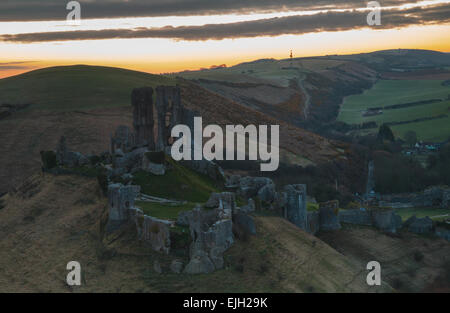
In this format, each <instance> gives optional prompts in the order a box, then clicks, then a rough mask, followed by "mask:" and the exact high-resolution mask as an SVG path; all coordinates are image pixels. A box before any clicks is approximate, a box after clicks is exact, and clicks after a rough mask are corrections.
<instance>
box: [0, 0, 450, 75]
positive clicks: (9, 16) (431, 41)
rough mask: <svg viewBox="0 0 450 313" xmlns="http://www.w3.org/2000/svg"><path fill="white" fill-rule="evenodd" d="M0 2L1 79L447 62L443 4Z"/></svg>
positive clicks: (410, 0)
mask: <svg viewBox="0 0 450 313" xmlns="http://www.w3.org/2000/svg"><path fill="white" fill-rule="evenodd" d="M68 2H69V1H65V0H1V2H0V78H1V77H6V76H10V75H15V74H18V73H21V72H25V71H29V70H31V69H35V68H40V67H45V66H52V65H66V64H93V65H94V64H95V65H108V66H120V67H126V68H131V69H136V70H141V71H146V72H152V73H161V72H173V71H181V70H185V69H198V68H201V67H209V66H211V65H214V64H223V63H225V64H227V65H234V64H236V63H240V62H243V61H250V60H254V59H258V58H286V57H288V55H289V51H290V50H291V49H292V50H293V52H294V55H295V56H312V55H325V54H336V53H341V54H342V53H358V52H368V51H374V50H381V49H396V48H421V49H433V50H439V51H444V52H450V0H426V1H419V0H417V1H415V0H380V1H379V3H380V5H381V8H382V9H381V25H378V26H369V25H367V21H366V20H367V19H366V17H367V14H368V13H369V12H370V11H369V10H368V9H367V2H368V1H363V0H347V1H344V0H95V1H94V0H80V1H79V3H80V5H81V23H80V25H71V24H69V23H67V21H66V18H67V14H68V13H69V12H70V10H67V8H66V5H67V3H68Z"/></svg>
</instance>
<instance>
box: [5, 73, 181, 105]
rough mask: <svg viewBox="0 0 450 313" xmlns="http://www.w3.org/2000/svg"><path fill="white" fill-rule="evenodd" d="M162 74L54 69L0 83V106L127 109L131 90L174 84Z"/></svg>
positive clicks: (173, 81)
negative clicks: (23, 105) (8, 104)
mask: <svg viewBox="0 0 450 313" xmlns="http://www.w3.org/2000/svg"><path fill="white" fill-rule="evenodd" d="M174 84H175V79H171V78H168V77H165V76H162V75H152V74H148V73H144V72H137V71H130V70H125V69H120V68H113V67H101V66H86V65H75V66H58V67H51V68H44V69H40V70H36V71H32V72H28V73H26V74H22V75H19V76H14V77H9V78H5V79H1V80H0V104H1V103H10V104H13V105H14V104H31V107H30V108H32V109H43V110H66V111H67V110H69V111H70V110H80V109H94V108H105V107H118V106H129V105H130V95H131V91H132V90H133V88H136V87H142V86H151V87H156V86H158V85H174Z"/></svg>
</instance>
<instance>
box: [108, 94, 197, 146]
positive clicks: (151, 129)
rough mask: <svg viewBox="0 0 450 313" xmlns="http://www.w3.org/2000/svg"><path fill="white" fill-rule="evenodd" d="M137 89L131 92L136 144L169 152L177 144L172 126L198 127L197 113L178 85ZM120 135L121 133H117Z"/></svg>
mask: <svg viewBox="0 0 450 313" xmlns="http://www.w3.org/2000/svg"><path fill="white" fill-rule="evenodd" d="M155 99H156V101H155V103H154V102H153V88H152V87H143V88H136V89H134V90H133V92H132V94H131V103H132V106H133V128H134V139H133V140H134V144H135V145H136V146H147V147H148V149H149V150H151V151H165V148H166V147H169V146H171V145H172V144H173V138H172V137H171V131H172V128H173V127H174V126H175V125H178V124H184V125H187V126H188V127H189V128H191V130H193V127H194V115H195V114H194V112H193V111H190V110H188V109H186V108H184V107H183V106H182V104H181V91H180V88H179V87H178V86H158V87H156V95H155ZM116 137H117V136H116Z"/></svg>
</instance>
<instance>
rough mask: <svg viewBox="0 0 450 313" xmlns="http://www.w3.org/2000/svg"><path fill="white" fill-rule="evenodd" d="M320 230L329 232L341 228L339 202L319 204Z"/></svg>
mask: <svg viewBox="0 0 450 313" xmlns="http://www.w3.org/2000/svg"><path fill="white" fill-rule="evenodd" d="M319 225H320V226H319V228H320V230H324V231H329V230H337V229H340V228H341V223H340V222H339V201H337V200H333V201H328V202H322V203H319Z"/></svg>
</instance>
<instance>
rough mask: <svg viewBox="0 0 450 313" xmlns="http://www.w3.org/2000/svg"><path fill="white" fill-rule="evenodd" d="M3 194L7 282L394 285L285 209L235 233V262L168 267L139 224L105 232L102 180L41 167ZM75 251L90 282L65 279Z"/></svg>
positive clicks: (252, 287)
mask: <svg viewBox="0 0 450 313" xmlns="http://www.w3.org/2000/svg"><path fill="white" fill-rule="evenodd" d="M2 202H3V205H4V207H3V208H2V209H1V210H0V292H14V291H16V292H36V291H38V292H71V291H74V292H163V291H164V292H320V291H322V292H335V291H338V292H351V291H361V292H365V291H391V288H390V287H389V286H388V285H384V284H383V285H382V286H381V287H376V288H369V287H368V286H367V284H366V282H365V269H364V267H362V266H359V265H356V264H355V263H352V261H350V260H349V259H348V258H346V257H345V256H343V255H341V254H340V253H338V252H336V251H335V250H333V249H332V248H331V247H330V246H328V245H327V244H325V243H324V242H322V241H321V240H320V239H318V238H316V237H313V236H311V235H309V234H307V233H305V232H303V231H301V230H299V229H298V228H296V227H295V226H294V225H292V224H291V223H289V222H287V221H286V220H284V219H281V218H278V217H257V218H256V226H257V233H258V235H257V236H255V237H251V238H250V239H249V240H248V241H245V242H244V241H237V242H236V243H235V245H234V246H233V247H232V248H231V249H230V250H229V251H228V252H227V253H226V256H225V260H226V268H225V269H223V270H220V271H217V272H215V273H213V274H208V275H194V276H191V275H184V274H181V275H177V274H172V273H170V272H168V264H170V261H171V259H173V258H174V256H165V255H162V254H159V253H155V252H152V251H150V250H149V249H148V248H146V247H144V246H142V245H141V244H140V243H139V242H137V241H136V240H135V238H136V237H135V234H134V233H133V232H132V231H131V230H130V231H126V232H124V233H122V234H119V235H118V236H117V237H115V238H113V239H111V240H109V241H108V240H107V239H106V238H104V237H103V232H102V229H103V225H104V221H105V218H106V212H107V210H106V206H107V205H106V199H104V198H102V197H101V196H100V190H99V187H98V185H97V182H96V180H92V179H88V178H81V177H76V176H53V175H48V174H46V175H43V174H39V175H34V176H33V177H32V178H30V179H29V180H28V181H27V182H26V183H25V184H23V185H22V186H21V187H20V188H17V189H16V190H15V191H14V192H11V193H10V194H9V195H6V196H4V197H3V198H2ZM108 239H109V238H108ZM72 260H76V261H78V262H80V264H81V268H82V273H83V274H82V277H83V279H82V286H81V287H76V288H69V287H67V285H66V284H65V277H66V275H67V271H66V264H67V263H68V262H69V261H72ZM154 260H159V261H160V263H161V264H162V268H163V271H164V273H163V274H157V273H156V272H154V271H153V269H152V267H153V261H154Z"/></svg>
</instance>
